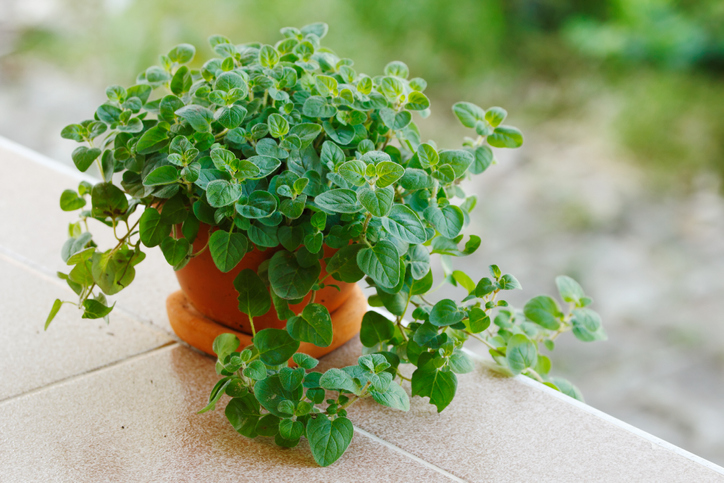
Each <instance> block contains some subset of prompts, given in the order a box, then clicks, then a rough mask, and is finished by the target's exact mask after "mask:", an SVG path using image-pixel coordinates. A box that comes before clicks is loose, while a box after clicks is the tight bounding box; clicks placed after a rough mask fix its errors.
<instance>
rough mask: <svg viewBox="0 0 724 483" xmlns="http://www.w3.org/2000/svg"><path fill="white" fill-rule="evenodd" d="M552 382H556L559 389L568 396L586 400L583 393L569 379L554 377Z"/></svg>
mask: <svg viewBox="0 0 724 483" xmlns="http://www.w3.org/2000/svg"><path fill="white" fill-rule="evenodd" d="M551 382H552V383H553V384H555V385H556V387H557V388H558V390H559V391H560V392H562V393H563V394H565V395H566V396H570V397H572V398H573V399H578V400H579V401H581V402H585V401H584V400H583V394H581V391H580V390H579V389H578V388H577V387H576V386H574V385H573V384H572V383H571V382H570V381H568V380H567V379H563V378H562V377H552V378H551Z"/></svg>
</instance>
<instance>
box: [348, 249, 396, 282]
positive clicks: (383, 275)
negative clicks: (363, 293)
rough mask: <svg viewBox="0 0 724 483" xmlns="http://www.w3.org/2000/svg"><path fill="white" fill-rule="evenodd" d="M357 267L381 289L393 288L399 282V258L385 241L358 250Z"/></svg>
mask: <svg viewBox="0 0 724 483" xmlns="http://www.w3.org/2000/svg"><path fill="white" fill-rule="evenodd" d="M357 265H358V266H359V268H360V269H361V270H362V271H363V272H364V273H365V274H367V275H368V276H369V277H370V278H372V280H374V281H375V283H377V284H378V285H379V286H381V287H385V288H393V287H395V286H396V285H397V283H398V282H399V281H400V275H401V274H400V256H399V254H398V253H397V248H395V245H393V244H392V243H391V242H389V241H387V240H383V241H380V242H378V243H377V244H376V245H375V246H374V247H372V248H364V249H362V250H360V251H359V253H358V254H357Z"/></svg>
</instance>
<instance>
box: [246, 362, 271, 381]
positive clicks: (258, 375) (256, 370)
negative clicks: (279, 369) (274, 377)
mask: <svg viewBox="0 0 724 483" xmlns="http://www.w3.org/2000/svg"><path fill="white" fill-rule="evenodd" d="M244 375H245V376H246V377H248V378H251V379H254V380H255V381H263V380H264V379H266V376H267V371H266V366H265V365H264V363H263V362H262V361H260V360H256V361H252V362H251V363H250V364H249V365H248V366H247V367H246V369H244Z"/></svg>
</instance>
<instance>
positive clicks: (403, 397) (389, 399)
mask: <svg viewBox="0 0 724 483" xmlns="http://www.w3.org/2000/svg"><path fill="white" fill-rule="evenodd" d="M370 394H372V399H374V400H375V401H376V402H377V403H378V404H382V405H383V406H387V407H389V408H392V409H398V410H400V411H405V412H407V411H409V410H410V398H409V397H408V395H407V393H406V392H405V390H404V389H402V386H400V385H399V384H398V383H396V382H394V381H393V382H392V383H391V384H390V386H389V387H388V388H387V390H386V391H385V392H382V393H381V392H378V391H375V390H374V389H371V390H370Z"/></svg>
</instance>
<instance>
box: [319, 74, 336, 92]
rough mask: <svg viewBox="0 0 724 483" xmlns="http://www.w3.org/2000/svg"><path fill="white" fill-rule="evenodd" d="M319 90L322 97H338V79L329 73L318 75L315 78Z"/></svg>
mask: <svg viewBox="0 0 724 483" xmlns="http://www.w3.org/2000/svg"><path fill="white" fill-rule="evenodd" d="M314 80H315V84H316V87H317V90H318V91H319V94H320V95H321V96H322V97H330V96H331V97H336V96H337V95H338V91H337V79H335V78H334V77H330V76H327V75H318V76H316V77H315V78H314Z"/></svg>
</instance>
